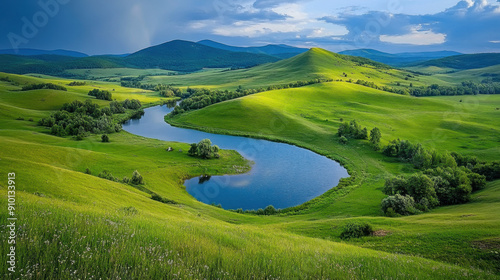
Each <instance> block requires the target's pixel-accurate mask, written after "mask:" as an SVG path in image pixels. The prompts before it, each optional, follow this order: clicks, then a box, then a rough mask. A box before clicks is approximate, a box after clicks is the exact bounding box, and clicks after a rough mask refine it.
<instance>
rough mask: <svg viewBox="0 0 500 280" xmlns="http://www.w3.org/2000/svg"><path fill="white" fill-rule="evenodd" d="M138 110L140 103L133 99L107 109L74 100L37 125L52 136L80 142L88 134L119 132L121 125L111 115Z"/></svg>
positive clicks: (105, 138) (111, 105) (106, 138)
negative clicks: (127, 110) (47, 130)
mask: <svg viewBox="0 0 500 280" xmlns="http://www.w3.org/2000/svg"><path fill="white" fill-rule="evenodd" d="M140 108H141V102H140V101H139V100H135V99H132V100H128V99H127V100H125V101H123V102H118V101H112V102H111V103H110V106H109V107H105V108H102V109H100V108H99V106H98V105H97V104H95V103H92V101H90V100H86V101H85V102H81V101H78V100H75V101H73V102H71V103H65V104H64V105H63V106H62V108H61V110H60V111H58V112H55V113H53V114H52V115H50V117H47V118H43V119H40V121H39V122H38V124H39V125H41V126H45V127H50V133H51V134H53V135H57V136H60V137H63V136H68V135H70V136H76V139H77V140H81V139H83V138H84V137H86V136H87V135H88V134H90V133H99V134H100V133H102V134H108V133H114V132H118V131H120V130H121V125H120V124H117V123H115V122H114V121H113V118H112V116H113V114H116V113H124V112H125V109H133V110H137V109H140ZM102 141H103V142H107V141H109V137H108V136H107V135H106V136H105V137H104V136H103V138H102Z"/></svg>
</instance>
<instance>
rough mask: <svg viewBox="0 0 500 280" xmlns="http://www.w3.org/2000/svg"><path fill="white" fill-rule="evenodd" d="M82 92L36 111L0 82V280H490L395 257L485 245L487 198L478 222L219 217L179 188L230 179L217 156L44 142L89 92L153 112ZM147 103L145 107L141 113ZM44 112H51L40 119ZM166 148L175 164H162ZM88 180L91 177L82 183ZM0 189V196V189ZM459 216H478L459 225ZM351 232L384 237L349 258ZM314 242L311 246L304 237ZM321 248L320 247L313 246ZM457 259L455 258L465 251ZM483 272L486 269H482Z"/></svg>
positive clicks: (233, 158)
mask: <svg viewBox="0 0 500 280" xmlns="http://www.w3.org/2000/svg"><path fill="white" fill-rule="evenodd" d="M1 77H9V80H12V81H15V82H16V83H19V84H27V83H39V82H52V83H56V84H60V85H67V83H69V82H70V81H69V80H64V79H42V78H33V77H26V76H17V75H9V74H3V73H2V74H1ZM88 83H89V84H87V85H85V86H75V87H70V88H68V91H67V92H54V91H50V90H49V91H48V92H46V93H45V95H44V99H45V100H43V101H42V100H39V98H40V97H41V96H38V93H37V92H36V91H33V92H19V86H17V85H14V84H12V83H10V82H8V81H5V80H2V81H0V97H1V98H0V108H1V110H0V120H1V121H0V145H1V147H2V149H0V157H1V159H2V160H0V168H1V169H2V170H9V172H15V173H16V174H17V178H16V187H17V190H16V211H17V212H16V217H17V218H18V220H19V221H22V223H20V227H19V228H18V232H19V235H18V236H17V245H16V246H17V248H16V250H17V251H16V257H19V258H18V259H17V263H16V266H17V267H18V268H19V270H18V272H17V274H15V275H11V276H9V275H8V274H7V272H6V271H7V262H6V260H7V254H2V256H0V269H1V270H2V271H3V272H2V273H1V275H2V279H15V278H23V277H24V278H37V279H72V278H77V277H80V278H101V279H118V278H121V279H164V278H179V279H204V278H206V279H374V278H375V279H407V278H409V276H410V277H413V278H418V279H440V280H441V279H498V277H497V276H496V275H494V274H492V273H491V272H484V271H479V270H477V269H475V268H471V264H470V263H464V262H466V261H468V259H467V258H465V261H464V260H463V259H458V260H457V259H456V258H453V259H452V260H450V259H446V261H447V262H456V263H457V264H460V265H462V267H460V266H458V265H456V264H448V263H443V262H438V261H434V260H429V259H424V258H422V257H416V256H411V255H404V253H406V252H407V251H406V250H408V248H407V247H405V244H409V243H410V242H409V241H411V244H410V245H406V246H412V245H413V244H418V245H419V246H412V247H416V248H417V249H421V250H422V251H424V253H425V251H429V250H428V249H429V247H428V246H429V244H422V242H421V243H413V242H416V241H418V240H424V241H427V239H431V240H438V242H439V241H442V242H443V243H445V246H435V248H437V249H438V250H444V251H438V253H439V254H437V256H434V255H431V257H432V258H437V259H439V258H440V257H442V256H443V255H444V257H446V258H448V257H450V255H451V257H454V255H453V254H446V253H447V252H448V251H447V250H453V249H455V248H456V247H457V243H458V245H463V244H462V240H459V241H455V242H453V243H450V242H447V241H449V238H448V237H449V234H450V232H453V233H454V232H457V234H460V233H462V235H460V237H463V236H467V233H468V231H465V233H464V230H463V229H464V227H465V226H469V225H476V226H477V227H483V228H484V227H485V228H487V230H489V234H490V235H489V236H491V233H492V231H493V230H494V229H496V228H497V227H498V223H496V224H494V223H491V222H490V221H491V220H492V219H495V218H496V219H498V215H496V213H498V208H497V207H494V206H495V205H497V204H498V203H497V202H496V201H498V196H494V194H492V193H491V191H490V192H483V193H482V194H481V197H480V199H482V200H478V201H476V202H477V203H475V205H476V207H478V208H479V207H481V206H482V207H484V208H485V209H483V210H482V212H481V211H480V210H481V209H477V208H476V209H472V210H471V208H466V209H461V210H460V209H459V210H458V211H457V212H452V211H448V212H444V213H432V214H429V215H426V216H419V217H416V219H411V220H410V219H408V217H403V218H387V217H380V216H378V217H362V218H356V217H354V216H357V215H359V213H360V211H364V210H363V208H364V204H365V203H364V202H363V200H362V199H360V200H359V201H358V202H357V203H352V201H348V204H347V206H349V204H350V206H349V207H343V206H346V205H344V204H342V202H338V201H337V202H335V203H330V201H327V204H329V205H333V204H335V207H337V209H341V211H339V212H329V211H330V209H327V211H325V212H321V211H318V212H316V213H312V214H309V215H294V216H255V215H242V214H238V213H233V212H228V211H224V210H222V209H219V208H217V207H213V206H210V205H205V204H203V203H200V202H198V201H196V200H195V199H194V198H193V197H191V196H190V195H189V194H188V193H187V192H186V191H185V189H184V188H183V186H182V181H183V179H184V178H187V177H192V176H198V175H200V174H206V173H207V172H208V173H209V174H224V173H232V172H235V170H234V166H235V165H241V164H244V162H243V160H242V158H241V157H240V156H239V155H237V154H236V153H235V152H231V151H221V158H220V160H199V159H196V158H193V157H190V156H188V155H187V152H186V151H187V150H188V149H189V145H188V144H183V143H172V142H163V141H158V140H153V139H146V138H144V137H138V136H134V135H131V134H129V133H125V132H120V133H114V134H112V135H110V139H111V140H110V142H109V143H102V142H101V140H100V135H91V136H89V137H87V138H85V139H84V140H82V141H75V140H73V139H71V138H69V137H65V138H62V137H55V136H52V135H50V134H48V129H46V128H42V127H39V126H36V121H37V120H38V119H40V118H42V117H46V116H48V115H49V114H50V113H51V111H52V110H57V108H59V107H60V106H61V105H62V103H64V102H66V101H65V100H63V99H61V98H59V97H60V96H66V98H68V99H79V100H81V101H83V100H87V99H90V97H89V96H88V95H87V94H86V92H87V91H88V89H89V88H91V87H96V88H101V89H105V90H110V91H111V90H113V89H115V90H114V91H113V95H115V94H116V95H117V97H118V98H117V100H124V99H126V98H140V99H141V100H142V101H144V102H152V101H158V100H161V98H160V97H159V96H158V95H157V94H156V96H150V95H151V94H152V93H146V94H145V93H143V92H142V91H141V92H133V89H127V88H122V87H119V86H116V85H115V84H111V83H95V82H88ZM324 93H325V92H324V91H321V90H320V91H317V93H316V96H314V97H321V96H323V99H319V101H320V102H325V101H327V100H328V99H329V97H331V96H334V94H335V93H332V92H330V91H328V92H327V94H324ZM349 94H350V93H349V92H348V93H347V95H349ZM37 96H38V97H37ZM137 96H139V97H137ZM284 97H288V96H284ZM307 97H309V96H304V98H307ZM35 98H36V99H35ZM148 98H153V100H150V101H147V100H148ZM394 98H399V99H402V97H399V96H395V97H394ZM93 100H94V101H96V102H98V104H100V105H102V106H103V107H104V106H106V107H107V106H108V105H109V102H107V101H103V100H95V99H93ZM311 100H313V99H310V100H309V101H311ZM46 103H51V104H52V105H51V106H50V107H46ZM40 104H42V105H44V106H43V107H40V106H41V105H40ZM266 109H267V108H266ZM279 109H280V110H281V109H282V108H279ZM305 109H307V110H310V109H308V108H305ZM328 109H331V107H330V108H328ZM20 117H23V118H24V120H22V119H20ZM29 118H34V122H31V121H28V119H29ZM301 133H302V132H298V133H297V135H299V134H301ZM331 133H333V132H331ZM313 136H314V135H313ZM328 141H329V142H330V143H331V142H332V141H331V139H329V140H328ZM166 147H173V148H174V149H175V150H176V151H177V150H179V149H182V150H183V151H184V152H171V153H168V152H166V151H165V149H166ZM131 159H133V160H131ZM87 168H88V169H89V170H91V173H92V174H87V173H90V172H87V173H85V171H86V169H87ZM105 169H106V170H109V172H111V173H112V174H113V175H115V176H117V177H119V178H123V176H130V174H131V173H132V172H133V171H134V170H138V171H139V172H140V173H141V174H142V175H143V177H144V183H145V184H144V187H145V188H148V189H150V190H151V191H154V192H156V193H158V194H159V195H161V196H163V197H165V198H169V199H172V200H174V201H176V202H177V203H178V204H165V203H160V202H158V201H155V200H152V199H151V195H150V194H148V193H146V192H143V191H141V190H139V189H138V188H136V187H134V186H132V185H130V184H125V183H122V182H115V181H110V180H106V179H103V178H99V177H98V176H96V175H97V174H99V172H101V171H102V170H105ZM0 184H2V187H3V188H5V186H6V183H5V182H0ZM493 187H494V186H493ZM491 188H492V187H490V189H491ZM497 188H498V186H497ZM375 191H376V192H380V191H379V190H375ZM2 197H3V198H4V199H3V200H2V201H3V202H2V204H1V205H2V207H7V205H6V204H7V199H6V195H5V192H4V195H3V196H2ZM368 198H371V197H370V196H368ZM485 201H486V202H485ZM3 203H5V204H3ZM488 203H489V204H488ZM342 208H343V209H342ZM486 208H487V209H486ZM353 209H357V210H353ZM451 210H453V209H451ZM345 211H348V213H349V216H351V215H350V214H353V215H352V217H349V218H342V216H345V213H346V212H345ZM464 213H467V214H470V213H474V214H478V215H477V216H476V215H469V216H467V217H466V218H464V217H463V214H464ZM429 216H430V217H429ZM0 217H1V219H2V220H6V219H7V218H8V212H7V211H0ZM339 217H340V218H339ZM353 217H354V218H353ZM410 218H411V217H410ZM353 220H354V221H358V220H363V221H370V222H371V223H373V224H374V227H375V229H377V230H378V229H384V230H390V232H391V233H390V235H387V236H369V237H366V238H362V239H361V240H360V241H359V242H362V243H363V244H364V245H359V246H358V245H353V244H346V243H348V242H349V243H354V242H355V241H342V242H341V240H340V239H339V238H338V235H339V231H340V228H341V227H342V226H343V224H344V223H345V222H346V221H353ZM443 221H446V222H445V223H444V224H445V225H446V226H443V227H442V229H441V230H442V232H440V235H439V236H438V238H433V237H434V236H433V235H432V234H429V232H428V231H429V230H430V229H435V228H436V225H442V224H443ZM494 221H496V220H494ZM7 230H8V229H7V227H0V233H1V234H2V235H7V234H8V231H7ZM317 234H322V236H314V235H317ZM470 235H472V234H470ZM483 237H485V233H484V232H482V231H481V232H480V234H477V233H476V232H474V236H473V237H468V238H469V239H471V240H475V239H478V238H483ZM327 238H328V239H331V240H323V239H327ZM468 241H469V240H466V241H464V242H468ZM384 242H387V244H388V246H393V247H392V248H394V246H396V247H398V246H399V248H397V249H396V250H393V251H396V252H397V253H387V252H381V251H376V250H373V249H369V248H362V247H361V246H365V247H368V246H370V245H372V244H373V245H378V247H377V249H379V247H382V246H383V243H384ZM443 243H441V244H439V245H443ZM367 244H368V245H367ZM430 245H431V246H432V245H435V243H432V244H430ZM8 246H9V245H8V244H7V242H1V243H0V250H1V251H3V252H4V251H7V250H8ZM464 248H465V249H464V250H466V252H470V251H471V249H470V248H467V247H464ZM381 250H384V249H383V248H382V249H381ZM385 250H386V251H387V250H390V248H385ZM411 253H412V255H421V256H425V257H427V256H428V255H429V254H427V255H426V254H423V253H420V252H417V253H414V254H413V252H411ZM487 257H490V255H487V254H486V253H485V255H484V258H487ZM490 261H491V260H490ZM493 261H494V260H493ZM491 262H492V261H491ZM489 264H490V263H488V262H486V263H484V264H483V267H485V268H487V265H489ZM472 265H473V266H475V267H477V266H478V265H477V263H473V264H472ZM21 269H22V270H21ZM489 270H493V269H491V268H490V269H489ZM20 273H23V276H21V275H20Z"/></svg>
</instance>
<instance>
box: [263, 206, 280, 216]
mask: <svg viewBox="0 0 500 280" xmlns="http://www.w3.org/2000/svg"><path fill="white" fill-rule="evenodd" d="M276 213H278V211H277V210H276V209H275V208H274V206H272V205H269V206H267V207H266V208H265V209H264V215H274V214H276Z"/></svg>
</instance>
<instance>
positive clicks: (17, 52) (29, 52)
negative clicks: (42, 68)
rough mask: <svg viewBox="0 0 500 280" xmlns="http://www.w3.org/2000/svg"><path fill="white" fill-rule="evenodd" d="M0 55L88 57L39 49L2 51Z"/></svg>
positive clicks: (71, 52)
mask: <svg viewBox="0 0 500 280" xmlns="http://www.w3.org/2000/svg"><path fill="white" fill-rule="evenodd" d="M0 54H12V55H61V56H70V57H87V56H88V55H87V54H84V53H81V52H75V51H67V50H53V51H46V50H37V49H17V50H13V49H6V50H0Z"/></svg>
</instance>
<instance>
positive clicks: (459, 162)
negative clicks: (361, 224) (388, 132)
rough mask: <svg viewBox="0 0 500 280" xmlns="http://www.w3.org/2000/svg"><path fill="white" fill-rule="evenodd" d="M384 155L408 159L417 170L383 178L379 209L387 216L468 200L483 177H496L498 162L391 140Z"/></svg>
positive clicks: (498, 176) (499, 166) (426, 209)
mask: <svg viewBox="0 0 500 280" xmlns="http://www.w3.org/2000/svg"><path fill="white" fill-rule="evenodd" d="M383 153H384V154H385V155H386V156H391V157H398V158H400V159H401V160H402V161H405V162H410V163H412V164H413V165H414V167H415V168H416V169H420V170H422V171H421V172H420V173H416V174H413V175H411V176H409V177H402V176H399V177H393V178H390V179H387V180H386V183H385V187H384V193H385V194H387V195H389V197H387V198H385V199H384V200H383V201H382V210H383V211H384V213H385V214H386V215H388V216H394V215H411V214H417V213H420V212H422V211H428V210H429V209H432V208H434V207H437V206H440V205H452V204H460V203H465V202H468V201H469V199H470V195H471V193H472V192H474V191H477V190H480V189H482V188H484V186H485V184H486V181H487V180H494V179H498V178H500V162H499V161H495V162H484V161H480V160H478V159H477V158H476V157H473V156H462V155H460V154H458V153H455V152H453V153H438V152H436V151H434V150H431V151H429V150H427V149H425V148H423V147H422V145H420V144H413V143H411V142H409V141H407V140H399V139H398V140H394V141H391V142H390V143H389V144H388V145H387V146H386V147H384V149H383Z"/></svg>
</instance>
